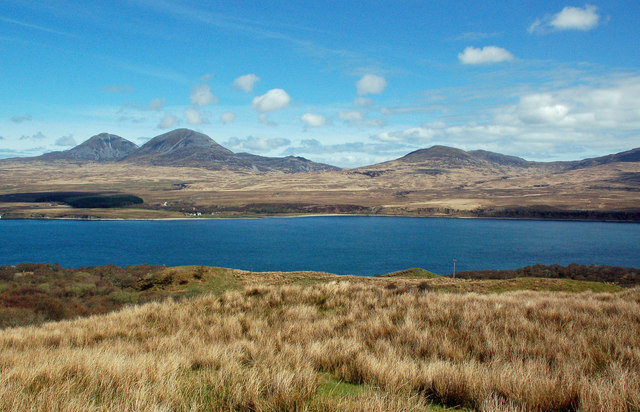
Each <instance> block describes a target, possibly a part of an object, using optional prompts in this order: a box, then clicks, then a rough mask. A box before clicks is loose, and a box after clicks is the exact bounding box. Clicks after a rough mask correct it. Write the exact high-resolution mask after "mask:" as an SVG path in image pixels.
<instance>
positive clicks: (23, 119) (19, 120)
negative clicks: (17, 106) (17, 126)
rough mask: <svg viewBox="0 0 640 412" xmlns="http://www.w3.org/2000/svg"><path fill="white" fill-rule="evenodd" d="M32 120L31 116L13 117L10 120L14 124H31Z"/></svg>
mask: <svg viewBox="0 0 640 412" xmlns="http://www.w3.org/2000/svg"><path fill="white" fill-rule="evenodd" d="M32 119H33V118H32V117H31V115H30V114H27V115H24V116H13V117H12V118H11V119H10V120H11V121H12V122H14V123H23V122H29V121H31V120H32Z"/></svg>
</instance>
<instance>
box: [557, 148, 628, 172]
mask: <svg viewBox="0 0 640 412" xmlns="http://www.w3.org/2000/svg"><path fill="white" fill-rule="evenodd" d="M617 162H624V163H627V162H640V147H638V148H635V149H631V150H627V151H626V152H620V153H615V154H610V155H607V156H601V157H594V158H591V159H584V160H579V161H575V162H567V163H568V164H569V165H570V166H571V167H572V168H574V169H580V168H584V167H591V166H598V165H604V164H609V163H617Z"/></svg>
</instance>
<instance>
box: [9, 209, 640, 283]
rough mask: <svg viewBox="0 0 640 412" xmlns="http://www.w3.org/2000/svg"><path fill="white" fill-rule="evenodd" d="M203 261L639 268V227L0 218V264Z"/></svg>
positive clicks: (286, 267) (356, 219) (365, 268)
mask: <svg viewBox="0 0 640 412" xmlns="http://www.w3.org/2000/svg"><path fill="white" fill-rule="evenodd" d="M25 262H38V263H59V264H60V265H62V266H64V267H82V266H94V265H108V264H114V265H118V266H127V265H136V264H154V265H167V266H179V265H208V266H220V267H228V268H236V269H244V270H251V271H260V272H262V271H307V270H308V271H322V272H329V273H335V274H341V275H358V276H372V275H375V274H384V273H389V272H393V271H397V270H402V269H407V268H411V267H421V268H424V269H427V270H430V271H432V272H435V273H438V274H448V273H452V272H453V270H454V264H455V270H456V271H464V270H485V269H516V268H520V267H524V266H528V265H534V264H560V265H567V264H570V263H579V264H597V265H614V266H628V267H640V224H639V223H609V222H578V221H542V220H504V219H454V218H412V217H378V216H376V217H362V216H316V217H296V218H279V217H273V218H261V219H187V220H166V221H158V220H113V221H109V220H103V221H74V220H0V264H1V265H14V264H18V263H25Z"/></svg>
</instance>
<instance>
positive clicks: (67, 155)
mask: <svg viewBox="0 0 640 412" xmlns="http://www.w3.org/2000/svg"><path fill="white" fill-rule="evenodd" d="M137 149H138V145H136V144H135V143H132V142H130V141H128V140H127V139H124V138H122V137H120V136H116V135H114V134H109V133H101V134H99V135H96V136H93V137H91V138H90V139H89V140H87V141H85V142H83V143H81V144H79V145H78V146H76V147H74V148H72V149H69V150H65V151H62V152H51V153H45V154H44V155H42V156H40V157H39V159H42V160H91V161H97V162H113V161H117V160H121V159H123V158H125V157H127V156H128V155H130V154H131V153H133V152H135V151H136V150H137Z"/></svg>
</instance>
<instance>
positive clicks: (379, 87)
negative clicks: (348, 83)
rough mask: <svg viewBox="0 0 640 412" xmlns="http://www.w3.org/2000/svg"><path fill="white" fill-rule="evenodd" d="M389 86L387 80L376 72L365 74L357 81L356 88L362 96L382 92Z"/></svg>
mask: <svg viewBox="0 0 640 412" xmlns="http://www.w3.org/2000/svg"><path fill="white" fill-rule="evenodd" d="M386 87H387V81H386V80H385V79H384V77H380V76H376V75H375V74H365V75H364V76H362V78H361V79H360V80H358V81H357V83H356V89H357V90H358V94H359V95H360V96H364V95H366V94H380V93H382V91H383V90H384V89H385V88H386Z"/></svg>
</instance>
